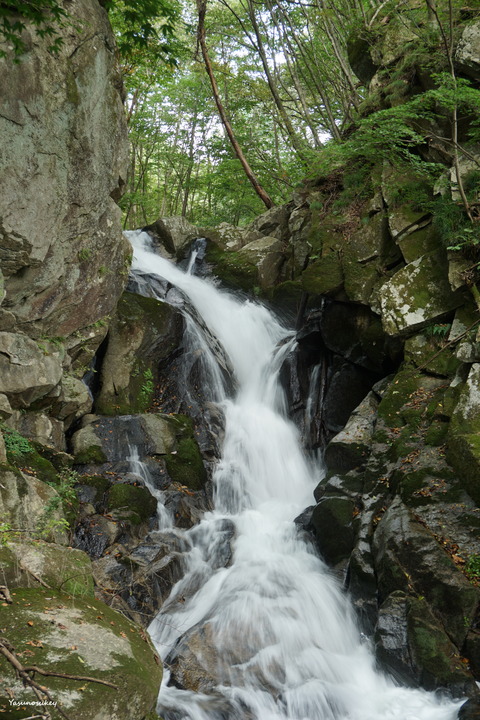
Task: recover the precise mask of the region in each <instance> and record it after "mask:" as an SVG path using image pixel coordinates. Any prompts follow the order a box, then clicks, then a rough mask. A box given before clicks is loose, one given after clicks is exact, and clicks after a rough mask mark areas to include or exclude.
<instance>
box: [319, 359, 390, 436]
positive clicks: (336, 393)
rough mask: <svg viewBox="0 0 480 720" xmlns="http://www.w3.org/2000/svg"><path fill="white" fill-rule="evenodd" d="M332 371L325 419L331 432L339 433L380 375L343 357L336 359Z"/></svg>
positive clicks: (325, 407) (326, 399) (325, 406)
mask: <svg viewBox="0 0 480 720" xmlns="http://www.w3.org/2000/svg"><path fill="white" fill-rule="evenodd" d="M330 372H331V376H330V381H329V384H328V390H327V392H326V396H325V401H324V421H325V424H326V426H327V428H328V430H329V431H330V432H332V433H337V432H339V431H340V430H341V429H342V428H343V427H344V426H345V424H346V422H347V420H348V418H349V417H350V415H351V413H352V411H353V410H354V409H355V408H356V407H357V406H358V405H359V404H360V403H361V401H362V400H363V399H364V397H365V396H366V395H367V394H368V393H369V391H370V390H371V388H372V385H373V384H374V383H375V382H377V381H378V375H374V374H372V373H370V372H369V371H367V370H364V369H363V368H360V367H358V366H356V365H352V363H349V362H345V361H342V360H341V359H338V360H336V361H334V363H333V367H332V368H331V371H330Z"/></svg>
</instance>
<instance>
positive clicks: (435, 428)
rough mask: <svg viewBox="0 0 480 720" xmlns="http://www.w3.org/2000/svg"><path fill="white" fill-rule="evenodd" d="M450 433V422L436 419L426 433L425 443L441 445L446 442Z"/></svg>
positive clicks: (435, 445)
mask: <svg viewBox="0 0 480 720" xmlns="http://www.w3.org/2000/svg"><path fill="white" fill-rule="evenodd" d="M447 433H448V423H447V422H443V421H442V420H435V421H434V422H432V424H431V425H430V427H429V428H428V429H427V432H426V433H425V444H426V445H433V446H434V447H440V446H441V445H443V444H444V443H445V440H446V438H447Z"/></svg>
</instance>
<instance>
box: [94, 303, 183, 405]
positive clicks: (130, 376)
mask: <svg viewBox="0 0 480 720" xmlns="http://www.w3.org/2000/svg"><path fill="white" fill-rule="evenodd" d="M182 334H183V320H182V317H181V315H180V313H179V312H178V310H176V309H174V308H172V307H171V306H170V305H168V304H166V303H164V302H159V301H158V300H156V299H154V298H148V297H143V296H141V295H134V294H132V293H124V294H123V295H122V297H121V298H120V301H119V304H118V307H117V312H116V315H115V317H114V319H113V321H112V323H111V325H110V328H109V333H108V338H107V347H106V352H105V356H104V358H103V361H102V366H101V370H100V392H99V393H98V395H97V397H96V399H95V411H96V412H97V413H99V414H101V415H126V414H128V413H138V412H142V411H145V410H146V409H147V408H148V407H149V406H150V405H151V404H152V401H153V398H154V394H155V386H156V385H157V384H158V380H159V377H158V364H159V362H161V361H162V360H163V359H164V358H168V356H169V355H171V354H172V353H174V352H175V351H176V349H177V348H178V346H179V344H180V342H181V338H182Z"/></svg>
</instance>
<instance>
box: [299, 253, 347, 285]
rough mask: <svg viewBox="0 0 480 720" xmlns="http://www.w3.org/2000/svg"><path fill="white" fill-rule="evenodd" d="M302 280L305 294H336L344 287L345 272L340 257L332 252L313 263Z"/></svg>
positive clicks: (303, 274)
mask: <svg viewBox="0 0 480 720" xmlns="http://www.w3.org/2000/svg"><path fill="white" fill-rule="evenodd" d="M300 279H301V284H302V288H303V290H305V292H308V293H310V294H312V295H329V294H335V293H336V292H338V291H339V290H340V289H341V288H342V286H343V271H342V264H341V262H340V258H339V256H338V255H337V253H335V252H331V253H328V254H326V255H324V256H323V257H321V258H319V259H318V260H315V261H313V262H311V263H310V265H309V266H308V267H307V268H306V270H304V271H303V273H302V275H301V278H300Z"/></svg>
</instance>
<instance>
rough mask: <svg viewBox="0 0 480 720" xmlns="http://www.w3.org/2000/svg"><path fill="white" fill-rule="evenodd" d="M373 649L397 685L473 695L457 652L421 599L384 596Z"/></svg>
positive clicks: (402, 594) (473, 691) (393, 595)
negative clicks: (444, 689)
mask: <svg viewBox="0 0 480 720" xmlns="http://www.w3.org/2000/svg"><path fill="white" fill-rule="evenodd" d="M375 650H376V653H377V657H378V659H379V660H380V662H381V663H382V664H383V665H385V666H386V668H387V669H388V670H389V671H390V672H391V674H392V675H393V676H394V677H395V678H396V679H397V680H398V681H400V682H401V683H407V684H413V685H418V684H420V685H421V686H422V687H424V688H425V689H426V690H435V689H437V688H442V687H443V688H448V689H449V690H450V692H452V693H453V694H454V695H456V696H458V697H461V696H465V695H468V694H475V692H476V686H475V683H474V680H473V677H472V676H471V674H470V673H469V672H468V670H467V669H466V667H465V665H464V664H463V663H462V659H461V657H460V654H459V652H458V649H457V648H456V647H455V646H454V645H453V643H452V642H451V640H450V639H449V638H448V636H447V635H446V633H445V631H444V630H443V628H442V627H441V626H440V625H439V623H438V621H437V620H436V618H435V617H434V615H433V614H432V613H431V611H430V609H429V606H428V604H427V602H426V601H425V599H424V598H422V597H412V596H409V595H407V594H405V593H403V592H401V591H396V592H394V593H392V594H391V595H390V596H389V597H388V599H387V600H386V601H385V603H384V604H383V605H382V607H381V608H380V611H379V616H378V623H377V627H376V630H375Z"/></svg>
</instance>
